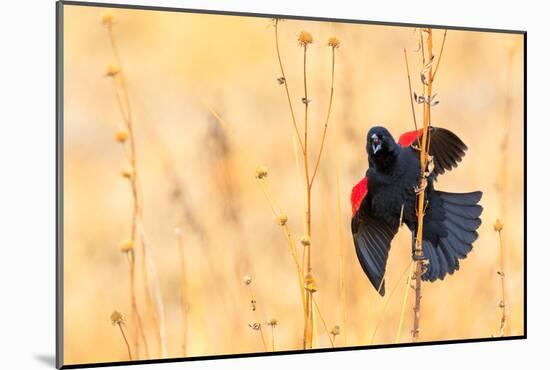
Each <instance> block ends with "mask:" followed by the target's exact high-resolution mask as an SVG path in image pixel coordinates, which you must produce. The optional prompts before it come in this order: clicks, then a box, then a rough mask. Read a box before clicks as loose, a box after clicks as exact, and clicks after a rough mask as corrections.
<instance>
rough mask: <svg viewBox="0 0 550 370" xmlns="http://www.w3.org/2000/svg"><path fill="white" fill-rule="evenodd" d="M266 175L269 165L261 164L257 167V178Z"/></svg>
mask: <svg viewBox="0 0 550 370" xmlns="http://www.w3.org/2000/svg"><path fill="white" fill-rule="evenodd" d="M266 176H267V167H265V166H259V167H258V168H256V178H257V179H260V180H261V179H263V178H264V177H266Z"/></svg>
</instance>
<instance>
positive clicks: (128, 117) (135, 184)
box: [107, 23, 165, 357]
mask: <svg viewBox="0 0 550 370" xmlns="http://www.w3.org/2000/svg"><path fill="white" fill-rule="evenodd" d="M107 33H108V36H109V41H110V43H111V49H112V51H113V55H114V57H115V60H116V63H117V64H118V66H119V68H120V72H119V73H118V75H119V78H120V90H122V95H123V97H124V99H123V100H124V108H123V104H122V102H121V98H120V94H119V92H118V87H117V85H116V83H115V92H116V98H117V104H118V106H119V109H120V111H121V115H122V117H123V120H124V122H125V125H126V129H127V130H128V137H129V140H128V144H129V146H130V153H129V157H130V158H129V161H130V166H131V169H132V175H131V178H130V184H131V187H132V197H133V201H134V205H133V212H132V230H131V240H132V243H133V245H134V246H135V245H136V244H137V243H136V242H137V235H136V229H137V223H138V218H139V219H142V218H143V214H142V207H141V204H140V203H141V202H140V199H141V197H140V193H139V180H138V179H139V177H138V174H137V166H136V146H135V136H134V130H133V120H132V110H131V106H130V98H129V93H128V85H127V83H126V76H125V73H124V68H123V66H122V60H121V58H120V54H119V52H118V48H117V44H116V41H115V38H114V34H113V28H112V23H109V24H108V25H107ZM115 77H116V76H115ZM113 80H114V79H113ZM141 254H142V261H141V269H142V278H143V286H144V290H145V297H146V301H147V305H148V307H149V310H150V312H152V317H151V318H152V321H153V324H154V325H155V327H156V328H158V331H157V332H156V334H157V341H158V345H159V347H160V348H165V344H164V343H163V338H162V335H161V328H160V325H159V319H158V312H157V307H155V305H154V304H153V298H152V294H151V291H150V287H149V278H148V271H147V266H146V262H147V258H148V256H147V253H146V246H145V244H144V243H143V241H142V243H141ZM149 262H150V261H149ZM142 335H143V333H142ZM163 355H164V354H163ZM148 357H149V356H148Z"/></svg>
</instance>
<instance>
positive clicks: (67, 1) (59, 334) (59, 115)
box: [55, 0, 527, 369]
mask: <svg viewBox="0 0 550 370" xmlns="http://www.w3.org/2000/svg"><path fill="white" fill-rule="evenodd" d="M55 4H56V69H55V74H56V90H55V94H56V117H55V120H56V223H57V224H56V252H55V253H56V310H55V312H56V354H55V358H56V368H58V369H80V368H96V367H106V366H125V365H144V364H160V363H173V362H189V361H208V360H220V359H233V358H248V357H267V356H284V355H293V354H309V353H327V352H346V351H359V350H370V349H384V348H406V347H418V346H429V345H447V344H466V343H483V342H500V341H508V340H522V339H527V31H525V30H507V29H491V28H477V27H461V26H444V25H428V24H416V23H401V22H389V21H368V20H358V19H339V18H324V17H308V16H300V15H280V14H263V13H248V12H232V11H219V10H201V9H188V8H174V7H162V6H149V5H130V4H115V3H113V4H110V3H100V2H86V1H72V0H57V1H56V3H55ZM64 5H74V6H86V7H103V8H114V9H135V10H151V11H165V12H179V13H192V14H211V15H227V16H243V17H259V18H285V19H293V20H306V21H319V22H340V23H348V24H365V25H380V26H397V27H429V28H434V29H447V30H457V31H473V32H493V33H507V34H519V35H523V43H524V47H523V78H524V80H523V89H524V99H523V100H524V106H523V128H524V163H523V166H524V194H523V196H524V245H523V253H524V268H523V275H524V297H523V307H524V314H523V321H524V327H523V335H515V336H508V337H482V338H469V339H450V340H440V341H424V342H418V343H412V342H411V343H398V344H377V345H368V346H350V347H336V348H315V349H311V350H301V349H299V350H288V351H276V352H251V353H235V354H223V355H204V356H195V357H174V358H167V359H150V360H135V361H116V362H98V363H85V364H70V365H65V364H64V363H63V362H64V356H63V345H64V341H63V333H64V332H63V246H64V245H63V232H64V230H63V153H64V151H63V123H64V122H63V121H64V116H63V108H64V104H63V102H64V100H63V99H64V95H63V81H64V79H63V78H64V76H63V72H64V70H63V68H64V57H63V55H64V54H63V51H64V50H63V34H64V27H63V6H64Z"/></svg>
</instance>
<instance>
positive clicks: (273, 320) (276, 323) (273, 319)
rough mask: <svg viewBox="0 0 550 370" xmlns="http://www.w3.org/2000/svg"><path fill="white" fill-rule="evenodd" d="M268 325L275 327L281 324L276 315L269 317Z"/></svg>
mask: <svg viewBox="0 0 550 370" xmlns="http://www.w3.org/2000/svg"><path fill="white" fill-rule="evenodd" d="M267 325H269V326H274V327H275V326H277V325H279V321H277V319H276V318H275V317H271V318H270V319H269V321H268V322H267Z"/></svg>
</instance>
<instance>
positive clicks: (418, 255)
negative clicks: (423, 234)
mask: <svg viewBox="0 0 550 370" xmlns="http://www.w3.org/2000/svg"><path fill="white" fill-rule="evenodd" d="M418 252H420V253H418ZM412 258H413V261H427V260H428V259H427V258H426V256H425V255H424V251H422V250H417V249H416V233H413V234H412Z"/></svg>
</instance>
